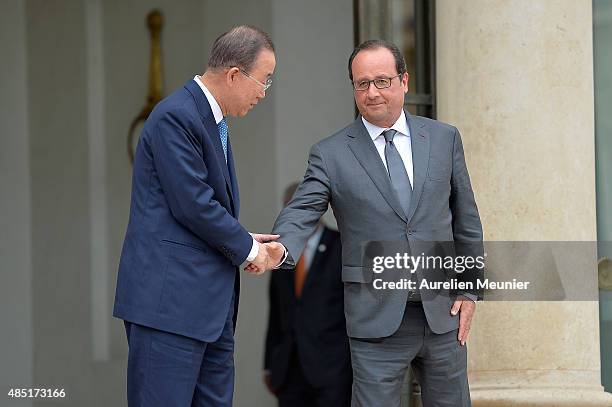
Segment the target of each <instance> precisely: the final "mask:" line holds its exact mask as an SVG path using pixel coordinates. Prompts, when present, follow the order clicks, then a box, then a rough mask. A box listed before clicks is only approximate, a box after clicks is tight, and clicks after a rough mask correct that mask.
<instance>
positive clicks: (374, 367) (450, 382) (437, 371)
mask: <svg viewBox="0 0 612 407" xmlns="http://www.w3.org/2000/svg"><path fill="white" fill-rule="evenodd" d="M449 312H450V310H449ZM350 344H351V359H352V364H353V393H352V401H351V405H352V406H353V407H382V406H384V407H395V406H399V405H400V396H401V389H402V383H403V381H404V377H405V375H406V371H407V369H408V367H410V366H411V365H412V368H413V371H414V373H415V375H416V377H417V380H418V381H419V383H420V384H421V398H422V401H423V407H470V406H471V401H470V391H469V387H468V381H467V347H466V346H461V345H460V344H459V341H458V340H457V330H454V331H451V332H447V333H445V334H440V335H439V334H435V333H433V332H432V331H431V330H430V329H429V325H428V324H427V320H426V318H425V313H424V311H423V306H422V304H421V303H410V302H408V304H407V305H406V310H405V312H404V317H403V319H402V323H401V325H400V327H399V329H398V330H397V331H396V332H395V333H394V334H393V335H391V336H389V337H386V338H375V339H357V338H350Z"/></svg>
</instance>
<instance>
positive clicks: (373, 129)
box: [361, 109, 414, 188]
mask: <svg viewBox="0 0 612 407" xmlns="http://www.w3.org/2000/svg"><path fill="white" fill-rule="evenodd" d="M361 120H362V121H363V125H364V126H365V128H366V130H367V131H368V134H370V137H371V138H372V141H373V142H374V146H375V147H376V150H377V151H378V155H380V159H381V160H382V162H383V165H384V166H385V168H387V160H385V144H386V141H385V137H384V136H383V135H382V132H383V131H385V130H388V129H387V128H384V127H378V126H377V125H375V124H372V123H370V122H369V121H367V120H366V119H364V118H363V116H362V117H361ZM389 128H391V129H393V130H395V131H397V133H396V134H395V136H394V137H393V144H394V145H395V148H396V149H397V151H398V153H399V155H400V157H402V161H403V162H404V167H406V172H407V173H408V178H410V185H412V186H413V188H414V171H413V168H412V144H411V142H410V129H408V122H407V121H406V114H405V113H404V110H403V109H402V113H401V114H400V116H399V118H398V119H397V121H396V122H395V123H394V124H393V126H391V127H389ZM387 171H388V169H387Z"/></svg>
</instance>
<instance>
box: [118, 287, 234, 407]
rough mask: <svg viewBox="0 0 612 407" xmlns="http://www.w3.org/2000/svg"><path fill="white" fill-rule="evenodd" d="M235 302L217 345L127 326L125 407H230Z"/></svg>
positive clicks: (145, 328)
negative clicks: (127, 349)
mask: <svg viewBox="0 0 612 407" xmlns="http://www.w3.org/2000/svg"><path fill="white" fill-rule="evenodd" d="M233 315H234V298H233V299H232V302H231V305H230V307H229V312H228V315H227V319H226V321H225V326H224V327H223V331H222V333H221V336H220V337H219V338H218V339H217V340H216V341H215V342H210V343H207V342H202V341H198V340H196V339H193V338H188V337H185V336H181V335H176V334H173V333H170V332H164V331H160V330H157V329H153V328H149V327H146V326H142V325H138V324H134V323H131V322H127V321H125V331H126V335H127V340H128V347H129V355H128V369H127V370H128V372H127V396H128V406H129V407H204V406H207V407H208V406H210V407H212V406H214V407H226V406H227V407H230V406H231V405H232V398H233V393H234V326H233V321H232V318H233Z"/></svg>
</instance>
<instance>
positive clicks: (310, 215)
mask: <svg viewBox="0 0 612 407" xmlns="http://www.w3.org/2000/svg"><path fill="white" fill-rule="evenodd" d="M330 196H331V187H330V181H329V176H328V172H327V167H326V165H325V160H324V157H323V154H322V152H321V149H320V147H319V146H318V145H317V144H315V145H314V146H313V147H312V148H311V150H310V155H309V158H308V167H307V168H306V173H305V174H304V179H303V180H302V182H301V183H300V186H299V187H298V188H297V190H296V191H295V194H294V195H293V199H291V201H290V202H289V204H288V205H287V206H286V207H285V208H284V209H283V210H282V211H281V213H280V215H278V218H276V222H275V223H274V228H273V230H272V233H275V234H278V235H280V239H279V240H278V241H279V242H280V243H282V244H283V245H284V246H285V248H286V249H287V251H288V252H289V256H288V257H287V260H286V261H285V262H284V263H283V264H282V265H281V268H294V267H295V260H294V259H299V258H300V255H301V253H302V250H304V246H305V245H306V241H307V240H308V237H309V236H310V235H311V234H312V232H313V231H314V229H315V227H316V226H317V223H318V222H319V219H320V218H321V216H323V214H324V213H325V212H326V211H327V207H328V205H329V202H330Z"/></svg>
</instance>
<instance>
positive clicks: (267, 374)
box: [263, 371, 278, 396]
mask: <svg viewBox="0 0 612 407" xmlns="http://www.w3.org/2000/svg"><path fill="white" fill-rule="evenodd" d="M263 380H264V383H265V384H266V387H267V388H268V391H269V392H270V393H272V394H274V395H275V396H276V394H277V393H278V392H277V391H276V389H275V388H274V387H272V375H271V374H270V372H268V371H266V372H264V377H263Z"/></svg>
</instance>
